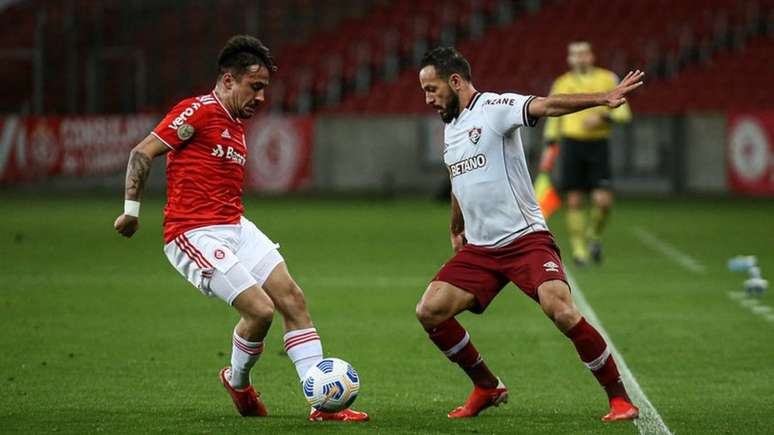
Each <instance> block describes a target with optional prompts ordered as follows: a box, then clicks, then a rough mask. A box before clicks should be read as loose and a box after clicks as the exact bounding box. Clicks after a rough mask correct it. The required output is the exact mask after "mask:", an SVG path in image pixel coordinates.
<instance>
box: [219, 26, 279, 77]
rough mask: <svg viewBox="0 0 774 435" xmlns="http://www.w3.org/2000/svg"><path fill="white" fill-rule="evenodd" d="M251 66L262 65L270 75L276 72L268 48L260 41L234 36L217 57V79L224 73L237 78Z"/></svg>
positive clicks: (244, 36) (250, 37)
mask: <svg viewBox="0 0 774 435" xmlns="http://www.w3.org/2000/svg"><path fill="white" fill-rule="evenodd" d="M252 65H262V66H264V67H266V69H268V70H269V72H272V73H273V72H276V71H277V65H275V64H274V59H273V58H272V57H271V53H270V52H269V48H268V47H266V46H265V45H263V42H261V40H260V39H258V38H255V37H253V36H250V35H234V36H232V37H231V38H229V40H228V41H227V42H226V45H225V46H223V49H222V50H220V54H219V55H218V78H220V77H221V76H223V74H225V73H226V72H230V73H231V74H233V75H234V76H235V77H237V78H239V77H240V76H241V75H242V74H244V73H246V72H247V69H248V68H249V67H250V66H252Z"/></svg>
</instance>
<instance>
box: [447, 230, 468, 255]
mask: <svg viewBox="0 0 774 435" xmlns="http://www.w3.org/2000/svg"><path fill="white" fill-rule="evenodd" d="M467 242H468V241H467V240H465V233H459V234H452V235H451V245H452V249H453V250H454V252H460V250H461V249H462V247H463V246H465V243H467Z"/></svg>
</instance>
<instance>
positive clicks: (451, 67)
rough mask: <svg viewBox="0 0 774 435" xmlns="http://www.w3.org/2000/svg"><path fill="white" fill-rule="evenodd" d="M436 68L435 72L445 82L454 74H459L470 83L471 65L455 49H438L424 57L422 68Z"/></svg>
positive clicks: (429, 51)
mask: <svg viewBox="0 0 774 435" xmlns="http://www.w3.org/2000/svg"><path fill="white" fill-rule="evenodd" d="M430 65H432V66H434V67H435V72H436V74H438V76H439V77H441V78H442V79H444V80H447V79H448V78H449V77H451V75H452V74H459V75H460V76H461V77H462V78H463V79H465V80H467V81H470V79H471V74H470V63H468V61H467V59H465V57H464V56H463V55H462V54H460V52H459V51H457V50H455V49H454V47H436V48H433V49H432V50H428V51H427V52H426V53H425V54H424V56H422V62H421V68H424V67H426V66H430Z"/></svg>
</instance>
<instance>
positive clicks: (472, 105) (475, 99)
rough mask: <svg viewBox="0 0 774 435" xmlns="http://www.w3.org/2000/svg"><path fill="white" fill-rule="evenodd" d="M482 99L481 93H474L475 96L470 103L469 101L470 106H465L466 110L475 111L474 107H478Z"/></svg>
mask: <svg viewBox="0 0 774 435" xmlns="http://www.w3.org/2000/svg"><path fill="white" fill-rule="evenodd" d="M480 97H481V92H478V91H476V92H475V93H473V95H472V96H471V97H470V101H468V105H467V106H465V109H467V110H473V108H474V107H476V103H478V99H479V98H480Z"/></svg>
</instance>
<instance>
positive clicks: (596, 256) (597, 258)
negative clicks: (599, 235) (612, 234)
mask: <svg viewBox="0 0 774 435" xmlns="http://www.w3.org/2000/svg"><path fill="white" fill-rule="evenodd" d="M589 252H590V253H591V260H592V261H594V264H602V242H600V241H599V240H592V241H590V242H589Z"/></svg>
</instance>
